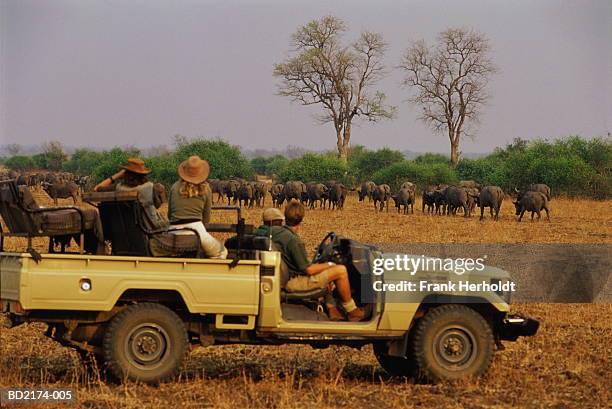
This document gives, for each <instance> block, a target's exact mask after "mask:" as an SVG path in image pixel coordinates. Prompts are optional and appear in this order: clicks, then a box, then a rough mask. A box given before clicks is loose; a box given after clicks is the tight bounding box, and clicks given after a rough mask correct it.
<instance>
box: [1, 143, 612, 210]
mask: <svg viewBox="0 0 612 409" xmlns="http://www.w3.org/2000/svg"><path fill="white" fill-rule="evenodd" d="M190 155H199V156H200V157H202V158H205V159H207V160H208V161H209V162H210V164H211V175H210V177H211V178H217V179H230V178H243V179H252V178H253V177H254V176H255V175H256V174H258V175H267V176H268V177H270V178H271V179H272V180H274V181H278V182H286V181H289V180H299V181H302V182H305V183H306V182H326V181H329V180H337V181H341V182H342V183H344V184H345V185H346V186H348V187H349V188H355V187H357V186H359V184H360V183H361V182H364V181H368V180H372V181H374V182H375V183H377V184H380V183H386V184H389V185H390V186H391V188H392V189H394V190H397V189H398V188H399V186H400V185H401V184H402V183H403V182H405V181H411V182H414V183H416V184H417V185H418V186H420V187H424V186H426V185H435V184H441V183H443V184H455V183H457V182H458V181H459V180H476V181H478V182H480V183H481V184H483V185H496V186H500V187H502V188H503V189H504V190H506V191H512V190H513V189H514V188H521V187H524V186H526V185H528V184H530V183H546V184H547V185H549V186H550V187H551V188H552V191H553V194H566V195H569V196H590V197H593V198H598V199H603V198H610V197H612V141H611V140H610V138H609V137H608V138H605V137H598V138H592V139H585V138H582V137H579V136H571V137H567V138H562V139H557V140H553V141H548V140H544V139H539V140H534V141H526V140H524V139H520V138H517V139H515V140H514V141H513V142H512V143H511V144H508V145H507V146H504V147H500V148H497V149H495V150H494V151H493V152H492V153H491V154H488V155H486V156H483V157H481V158H478V159H462V160H461V161H460V162H459V164H458V165H457V166H456V167H454V168H453V167H450V166H449V163H450V158H449V157H448V156H446V155H442V154H437V153H425V154H422V155H420V156H417V157H416V158H414V159H412V160H407V159H405V158H404V155H403V154H402V153H401V152H399V151H396V150H393V149H389V148H382V149H377V150H371V149H366V148H365V147H363V146H360V145H356V146H353V147H351V148H350V152H349V155H348V160H347V161H346V162H345V161H343V160H341V159H340V158H338V156H337V154H336V153H335V152H331V151H330V152H326V153H305V154H303V155H301V156H299V157H297V158H293V159H289V158H287V157H285V156H283V155H275V156H271V157H256V158H253V159H250V160H249V159H247V158H246V157H245V156H244V155H243V153H242V152H241V150H240V148H239V147H237V146H234V145H231V144H229V143H227V142H225V141H223V140H220V139H203V138H197V139H187V138H182V139H180V140H178V142H177V143H176V147H175V149H174V150H171V151H169V152H167V153H163V154H160V155H156V156H149V157H145V158H143V159H144V160H145V163H146V165H147V166H148V167H149V168H150V169H151V170H152V172H151V175H150V177H151V179H152V180H155V181H158V182H161V183H163V184H165V185H167V186H170V185H171V184H172V183H174V181H176V179H177V177H178V175H177V172H176V169H177V166H178V164H179V163H180V162H181V161H183V160H185V159H186V158H187V157H189V156H190ZM135 156H142V155H141V152H140V151H139V150H138V149H136V148H129V149H122V148H113V149H110V150H106V151H94V150H91V149H86V148H83V149H77V150H76V151H75V152H74V153H73V154H72V155H70V156H69V155H67V154H66V153H64V150H63V148H62V146H61V144H59V143H57V142H53V143H48V144H45V145H44V146H43V152H42V153H40V154H36V155H32V156H27V155H15V156H11V157H9V158H4V159H2V162H3V163H4V165H5V166H7V167H9V168H12V169H14V170H18V171H25V172H27V171H38V170H43V169H44V170H52V171H60V170H63V171H68V172H73V173H74V174H77V175H91V176H92V181H93V182H97V181H100V180H102V179H104V178H105V177H108V175H111V174H113V173H114V172H115V171H116V170H117V169H118V167H119V166H120V165H121V164H123V163H125V162H126V161H127V159H128V158H130V157H135Z"/></svg>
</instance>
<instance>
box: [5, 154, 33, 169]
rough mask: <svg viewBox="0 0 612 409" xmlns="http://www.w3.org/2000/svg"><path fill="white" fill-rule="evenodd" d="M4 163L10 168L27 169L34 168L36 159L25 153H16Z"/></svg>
mask: <svg viewBox="0 0 612 409" xmlns="http://www.w3.org/2000/svg"><path fill="white" fill-rule="evenodd" d="M4 164H5V165H6V166H7V167H9V168H11V169H15V170H18V171H25V170H30V169H33V168H34V161H33V160H32V158H31V157H29V156H24V155H15V156H13V157H10V158H8V159H7V160H6V162H4Z"/></svg>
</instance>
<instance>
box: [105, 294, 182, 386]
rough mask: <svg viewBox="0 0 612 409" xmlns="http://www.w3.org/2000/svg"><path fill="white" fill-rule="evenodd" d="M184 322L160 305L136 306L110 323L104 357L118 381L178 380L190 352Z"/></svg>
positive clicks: (152, 381)
mask: <svg viewBox="0 0 612 409" xmlns="http://www.w3.org/2000/svg"><path fill="white" fill-rule="evenodd" d="M188 343H189V340H188V337H187V331H186V329H185V325H184V324H183V321H182V320H181V319H180V318H179V316H178V315H176V314H175V313H174V312H173V311H172V310H170V309H168V308H166V307H164V306H163V305H160V304H154V303H142V304H135V305H132V306H130V307H128V308H126V309H125V310H123V311H121V312H120V313H119V314H117V315H116V316H115V317H114V318H113V319H112V320H111V322H110V324H109V326H108V328H107V330H106V332H105V334H104V340H103V343H102V349H103V357H104V361H105V362H106V366H107V368H108V370H109V371H110V373H111V374H112V375H113V376H114V377H115V378H117V379H118V380H120V381H121V380H123V379H129V380H133V381H140V382H145V383H152V384H156V383H159V382H164V381H167V380H170V379H172V378H174V377H175V376H176V375H177V374H178V372H179V370H180V368H181V366H182V365H183V361H184V359H185V356H186V354H187V352H188Z"/></svg>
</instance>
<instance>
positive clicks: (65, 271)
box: [0, 251, 508, 336]
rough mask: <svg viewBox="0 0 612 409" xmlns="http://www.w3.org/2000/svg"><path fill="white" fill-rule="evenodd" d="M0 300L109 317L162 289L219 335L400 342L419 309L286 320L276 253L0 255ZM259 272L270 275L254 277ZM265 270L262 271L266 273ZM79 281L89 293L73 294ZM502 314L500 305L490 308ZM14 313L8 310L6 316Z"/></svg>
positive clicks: (407, 306)
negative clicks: (358, 318) (359, 319)
mask: <svg viewBox="0 0 612 409" xmlns="http://www.w3.org/2000/svg"><path fill="white" fill-rule="evenodd" d="M0 257H1V258H0V263H1V264H0V266H1V269H0V270H1V273H0V274H1V286H0V290H1V293H0V299H2V302H3V309H4V311H9V309H10V308H11V305H14V304H11V302H18V303H19V305H20V308H21V309H22V310H25V311H32V310H47V311H49V310H51V311H52V310H58V311H59V310H62V311H66V310H70V311H106V312H108V311H111V310H112V309H113V308H114V307H115V305H116V304H117V301H118V300H119V299H120V298H121V296H122V295H123V294H125V293H126V292H127V291H129V290H145V291H146V290H166V291H175V292H176V293H178V294H180V296H181V298H182V299H183V301H184V303H185V305H186V306H187V308H188V310H189V312H190V313H192V314H213V315H215V318H216V319H215V323H216V324H217V325H216V326H217V327H218V328H220V329H230V328H234V329H254V328H255V327H257V329H258V330H259V331H264V332H265V331H272V332H274V331H279V330H280V331H290V332H301V331H306V332H310V333H313V332H314V333H316V332H321V333H325V332H329V331H330V330H333V332H334V333H351V332H359V333H360V334H368V333H371V334H374V333H377V334H378V335H388V336H394V335H395V336H401V335H402V334H404V333H405V332H406V331H407V330H408V328H409V326H410V322H411V321H412V318H413V315H414V313H415V312H416V310H417V308H418V307H419V304H418V303H389V304H387V305H386V306H385V308H384V309H383V308H382V306H381V305H378V311H377V312H378V313H379V314H377V315H378V316H379V319H378V320H372V321H370V322H363V323H350V322H341V323H338V322H314V323H313V322H303V321H285V320H283V317H282V312H281V308H280V298H281V297H280V285H279V284H278V283H279V280H280V279H279V276H280V272H279V269H280V253H278V252H275V251H269V252H260V260H241V261H240V262H239V263H238V265H237V266H236V267H234V268H232V269H230V267H229V264H230V260H212V259H177V258H160V257H155V258H153V257H121V256H91V255H76V254H44V255H43V256H42V260H41V261H40V262H38V263H36V262H35V261H34V260H33V259H32V257H31V256H30V255H29V254H28V253H0ZM261 267H266V268H268V269H270V270H271V269H273V270H272V271H274V274H269V275H261V276H260V270H261ZM270 270H268V271H270ZM83 280H88V282H89V283H90V285H91V289H90V290H89V291H84V290H83V289H81V287H80V283H81V282H83ZM497 308H499V309H500V310H504V311H505V310H507V309H508V306H507V304H503V303H500V304H499V305H497ZM13 312H14V311H13ZM226 315H229V316H236V315H238V316H247V317H248V321H247V324H245V325H237V324H224V319H223V318H224V317H225V316H226Z"/></svg>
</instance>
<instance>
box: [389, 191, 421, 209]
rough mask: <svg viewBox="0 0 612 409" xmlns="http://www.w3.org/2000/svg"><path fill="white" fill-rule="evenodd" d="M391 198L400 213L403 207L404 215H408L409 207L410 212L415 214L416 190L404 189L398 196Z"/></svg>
mask: <svg viewBox="0 0 612 409" xmlns="http://www.w3.org/2000/svg"><path fill="white" fill-rule="evenodd" d="M413 187H414V185H413ZM391 197H392V198H393V201H394V202H395V207H397V212H398V213H399V212H400V208H401V207H402V206H403V207H404V214H407V213H408V207H409V206H410V212H411V213H413V214H414V203H415V201H416V200H415V199H416V198H415V194H414V189H409V188H402V189H400V191H399V193H398V194H397V195H393V196H391Z"/></svg>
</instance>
